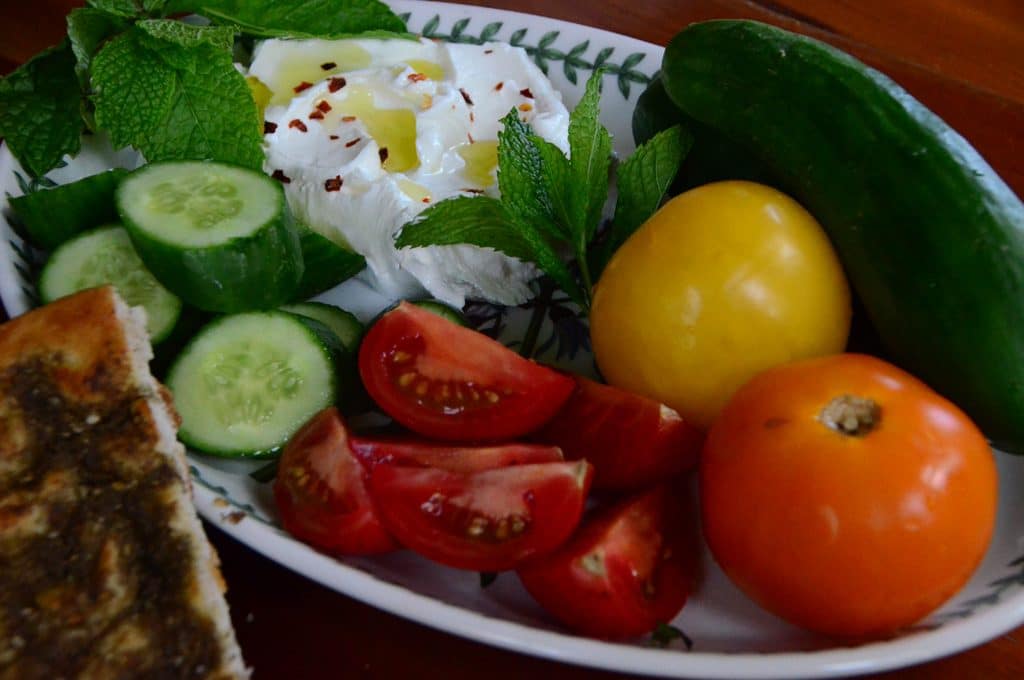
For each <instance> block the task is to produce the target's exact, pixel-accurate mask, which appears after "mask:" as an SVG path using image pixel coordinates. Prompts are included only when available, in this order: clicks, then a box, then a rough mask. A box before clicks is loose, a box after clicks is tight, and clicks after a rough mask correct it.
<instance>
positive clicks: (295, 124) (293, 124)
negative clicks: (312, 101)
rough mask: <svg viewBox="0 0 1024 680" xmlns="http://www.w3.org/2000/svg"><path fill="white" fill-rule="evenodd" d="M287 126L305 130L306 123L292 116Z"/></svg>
mask: <svg viewBox="0 0 1024 680" xmlns="http://www.w3.org/2000/svg"><path fill="white" fill-rule="evenodd" d="M288 127H290V128H297V129H298V130H299V131H300V132H305V131H306V124H305V123H303V122H302V121H301V120H299V119H298V118H293V119H292V120H291V122H290V123H288Z"/></svg>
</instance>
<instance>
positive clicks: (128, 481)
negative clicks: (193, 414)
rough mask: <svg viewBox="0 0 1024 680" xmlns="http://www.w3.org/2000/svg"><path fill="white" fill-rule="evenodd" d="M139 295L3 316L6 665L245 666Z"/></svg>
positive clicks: (115, 673)
mask: <svg viewBox="0 0 1024 680" xmlns="http://www.w3.org/2000/svg"><path fill="white" fill-rule="evenodd" d="M149 358H150V348H149V343H148V340H147V338H146V335H145V329H144V317H143V316H142V314H141V311H140V310H134V309H131V308H128V307H127V306H126V305H125V304H124V302H123V301H122V300H121V299H120V298H119V297H118V296H117V294H116V293H115V292H114V290H113V289H112V288H110V287H103V288H97V289H92V290H89V291H85V292H82V293H78V294H76V295H73V296H70V297H68V298H64V299H62V300H58V301H56V302H54V303H52V304H50V305H47V306H46V307H43V308H40V309H38V310H35V311H32V312H29V313H28V314H25V315H24V316H21V317H19V318H17V319H15V320H13V321H10V322H8V323H7V324H4V325H3V326H0V679H6V678H18V679H19V680H21V679H25V680H28V679H31V678H47V679H49V678H55V677H67V678H96V679H100V680H106V679H110V680H114V679H120V678H138V677H147V678H217V679H228V678H244V677H248V671H247V669H246V668H245V666H244V663H243V662H242V657H241V652H240V651H239V648H238V644H237V641H236V640H235V635H234V631H233V629H232V627H231V620H230V616H229V614H228V609H227V604H226V602H225V600H224V597H223V579H222V577H221V575H220V572H219V569H218V566H217V565H218V562H217V558H216V554H215V552H214V550H213V548H212V546H210V544H209V542H208V541H207V539H206V536H205V534H204V533H203V529H202V525H201V524H200V522H199V519H198V517H197V516H196V513H195V509H194V507H193V506H192V503H191V496H190V480H189V476H188V468H187V465H186V462H185V458H184V449H183V447H182V446H181V445H180V444H179V443H178V442H177V441H176V438H175V432H176V427H177V423H178V420H177V415H176V414H175V413H174V410H173V407H172V405H171V401H170V395H169V394H168V393H167V391H166V390H164V389H163V388H162V386H160V385H159V383H157V382H156V381H155V380H154V379H153V377H152V376H151V375H150V373H149V370H148V364H147V361H148V359H149Z"/></svg>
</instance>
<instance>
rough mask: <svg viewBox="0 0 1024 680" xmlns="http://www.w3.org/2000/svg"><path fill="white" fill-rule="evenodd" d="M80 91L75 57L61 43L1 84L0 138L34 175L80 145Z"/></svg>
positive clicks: (33, 59)
mask: <svg viewBox="0 0 1024 680" xmlns="http://www.w3.org/2000/svg"><path fill="white" fill-rule="evenodd" d="M80 104H81V91H80V89H79V85H78V77H77V76H76V75H75V55H74V53H73V52H72V50H71V44H70V43H69V42H68V41H67V40H65V41H64V42H63V43H61V44H60V45H59V46H58V47H53V48H50V49H48V50H45V51H43V52H40V53H39V54H37V55H36V56H34V57H32V59H30V60H29V61H27V62H25V64H23V65H22V66H21V67H20V68H18V69H17V70H16V71H14V72H13V73H11V74H10V75H9V76H7V77H6V78H3V79H2V80H0V137H3V138H4V139H5V140H6V141H7V145H8V146H9V147H10V149H11V153H13V154H14V156H15V158H17V159H18V162H20V163H21V166H22V167H23V168H24V169H25V170H26V171H27V172H28V173H29V174H31V175H33V176H34V177H38V176H40V175H43V174H45V173H46V172H48V171H49V170H51V169H52V168H54V167H56V166H57V164H58V163H60V161H61V159H62V158H63V157H64V155H65V154H71V155H74V154H76V153H78V149H79V148H80V146H81V135H82V129H83V128H84V126H85V124H84V123H83V122H82V116H81V113H80Z"/></svg>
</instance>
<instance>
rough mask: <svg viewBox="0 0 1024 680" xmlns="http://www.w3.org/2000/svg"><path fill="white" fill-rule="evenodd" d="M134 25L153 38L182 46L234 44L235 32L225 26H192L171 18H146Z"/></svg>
mask: <svg viewBox="0 0 1024 680" xmlns="http://www.w3.org/2000/svg"><path fill="white" fill-rule="evenodd" d="M136 25H137V26H138V27H139V28H141V29H142V30H143V31H145V32H146V33H147V34H148V35H150V36H152V37H154V38H157V39H159V40H166V41H167V42H170V43H174V44H175V45H180V46H182V47H195V46H196V45H203V44H206V45H212V46H213V47H217V48H220V49H222V50H230V49H231V48H232V47H233V46H234V44H235V32H234V30H232V29H231V28H228V27H226V26H194V25H192V24H185V23H182V22H180V21H172V20H171V19H146V20H144V21H140V22H139V23H138V24H136ZM157 49H159V46H157Z"/></svg>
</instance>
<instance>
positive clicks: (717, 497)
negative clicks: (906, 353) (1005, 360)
mask: <svg viewBox="0 0 1024 680" xmlns="http://www.w3.org/2000/svg"><path fill="white" fill-rule="evenodd" d="M700 480H701V504H702V511H703V512H702V514H703V521H704V530H705V535H706V537H707V541H708V544H709V545H710V547H711V551H712V553H713V554H714V556H715V559H716V560H717V561H718V563H719V564H720V565H721V566H722V569H723V570H724V571H725V572H726V574H728V575H729V577H730V578H731V579H732V580H733V581H734V582H735V583H736V584H737V585H738V586H739V587H740V588H741V589H742V590H743V591H744V592H746V593H747V594H748V595H749V596H750V597H751V598H752V599H754V600H755V601H757V602H758V603H760V604H761V605H762V606H763V607H765V608H766V609H768V610H769V611H771V612H773V613H775V614H777V615H778V616H781V617H782V618H784V619H787V620H788V621H790V622H792V623H794V624H797V625H799V626H803V627H805V628H808V629H811V630H815V631H818V632H821V633H825V634H829V635H834V636H840V637H862V636H877V635H884V634H886V633H889V632H892V631H894V630H896V629H898V628H901V627H904V626H907V625H909V624H912V623H914V622H915V621H917V620H918V619H920V618H922V617H923V616H925V615H926V614H928V613H929V612H931V611H932V610H933V609H935V608H936V607H938V606H939V605H940V604H942V603H943V602H944V601H945V600H946V599H948V598H949V597H950V596H952V595H953V594H954V593H955V592H956V591H957V590H959V589H960V587H961V586H962V585H963V584H964V583H965V582H966V581H967V579H968V578H969V577H970V575H971V573H972V572H973V571H974V569H975V567H976V566H977V565H978V563H979V562H980V561H981V558H982V556H983V555H984V553H985V550H986V548H987V546H988V543H989V539H990V538H991V536H992V530H993V526H994V523H995V516H996V499H997V489H996V482H997V479H996V468H995V462H994V460H993V455H992V452H991V449H990V448H989V446H988V444H987V442H986V440H985V438H984V437H983V436H982V434H981V432H980V431H979V430H978V428H977V427H976V426H975V425H974V424H973V423H972V422H971V421H970V420H969V419H968V418H967V416H966V415H964V413H963V412H962V411H960V409H958V408H957V407H956V406H955V405H953V404H952V403H950V402H949V401H947V400H946V399H944V398H943V397H941V396H939V395H938V394H937V393H935V392H934V391H932V390H931V389H930V388H929V387H928V386H927V385H925V384H924V383H922V382H920V381H919V380H917V379H916V378H914V377H913V376H911V375H909V374H908V373H906V372H904V371H902V370H900V369H898V368H896V367H895V366H892V365H890V364H887V363H886V362H884V361H881V360H879V359H875V358H873V357H868V356H864V355H857V354H842V355H835V356H830V357H825V358H820V359H809V360H805V361H799V362H796V363H792V364H787V365H784V366H780V367H777V368H774V369H770V370H768V371H765V372H763V373H761V374H759V375H757V376H756V377H755V378H753V379H752V380H750V381H749V382H747V383H746V384H745V385H744V386H743V387H741V388H740V389H739V390H738V391H737V392H736V393H735V395H734V396H733V397H732V399H730V401H729V402H728V404H727V405H726V406H725V408H724V409H723V411H722V412H721V414H720V416H719V417H718V419H717V420H716V421H715V423H714V425H713V426H712V428H711V431H710V432H709V434H708V438H707V441H706V444H705V448H704V451H703V455H702V460H701V466H700Z"/></svg>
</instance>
